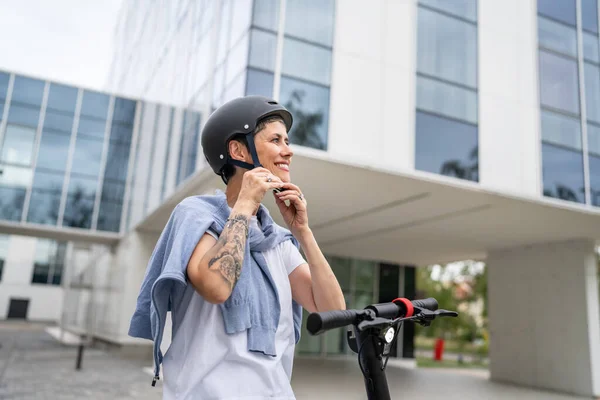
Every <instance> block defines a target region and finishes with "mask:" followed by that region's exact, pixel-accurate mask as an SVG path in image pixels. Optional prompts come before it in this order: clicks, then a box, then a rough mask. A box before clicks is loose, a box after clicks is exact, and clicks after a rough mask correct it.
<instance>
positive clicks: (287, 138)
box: [272, 133, 290, 140]
mask: <svg viewBox="0 0 600 400" xmlns="http://www.w3.org/2000/svg"><path fill="white" fill-rule="evenodd" d="M272 137H276V138H278V139H282V138H283V135H282V134H281V133H274V134H273V136H272ZM285 140H290V138H289V137H287V136H286V137H285Z"/></svg>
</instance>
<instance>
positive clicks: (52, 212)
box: [27, 189, 61, 225]
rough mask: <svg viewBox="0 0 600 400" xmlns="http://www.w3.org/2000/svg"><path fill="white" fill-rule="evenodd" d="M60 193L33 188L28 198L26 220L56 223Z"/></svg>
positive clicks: (46, 223) (49, 223)
mask: <svg viewBox="0 0 600 400" xmlns="http://www.w3.org/2000/svg"><path fill="white" fill-rule="evenodd" d="M60 197H61V196H60V193H55V192H49V191H46V190H40V189H33V190H32V192H31V199H30V200H29V211H28V212H27V222H33V223H36V224H44V225H56V221H57V220H58V212H59V209H60Z"/></svg>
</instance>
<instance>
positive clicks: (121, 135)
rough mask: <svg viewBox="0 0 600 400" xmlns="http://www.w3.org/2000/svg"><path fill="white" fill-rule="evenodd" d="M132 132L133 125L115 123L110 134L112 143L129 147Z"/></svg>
mask: <svg viewBox="0 0 600 400" xmlns="http://www.w3.org/2000/svg"><path fill="white" fill-rule="evenodd" d="M132 132H133V128H132V126H131V125H121V124H118V123H113V124H112V127H111V132H110V141H111V142H116V143H122V144H126V145H129V143H131V134H132Z"/></svg>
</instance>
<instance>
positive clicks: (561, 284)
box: [487, 240, 600, 396]
mask: <svg viewBox="0 0 600 400" xmlns="http://www.w3.org/2000/svg"><path fill="white" fill-rule="evenodd" d="M487 265H488V267H489V282H488V285H489V289H488V297H489V321H490V376H491V379H492V380H494V381H501V382H508V383H514V384H519V385H525V386H530V387H537V388H542V389H547V390H552V391H557V392H565V393H572V394H576V395H581V396H600V312H599V299H598V276H597V264H596V255H595V254H594V243H593V242H592V241H587V240H576V241H565V242H559V243H545V244H539V245H534V246H527V247H520V248H512V249H506V250H501V251H492V252H490V253H489V257H488V260H487Z"/></svg>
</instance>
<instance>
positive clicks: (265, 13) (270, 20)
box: [252, 0, 279, 31]
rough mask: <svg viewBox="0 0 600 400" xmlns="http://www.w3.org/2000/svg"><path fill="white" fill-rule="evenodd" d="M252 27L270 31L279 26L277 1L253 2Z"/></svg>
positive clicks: (260, 0)
mask: <svg viewBox="0 0 600 400" xmlns="http://www.w3.org/2000/svg"><path fill="white" fill-rule="evenodd" d="M252 18H253V20H252V25H254V26H259V27H261V28H264V29H269V30H271V31H277V28H278V26H279V0H254V10H253V17H252Z"/></svg>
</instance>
